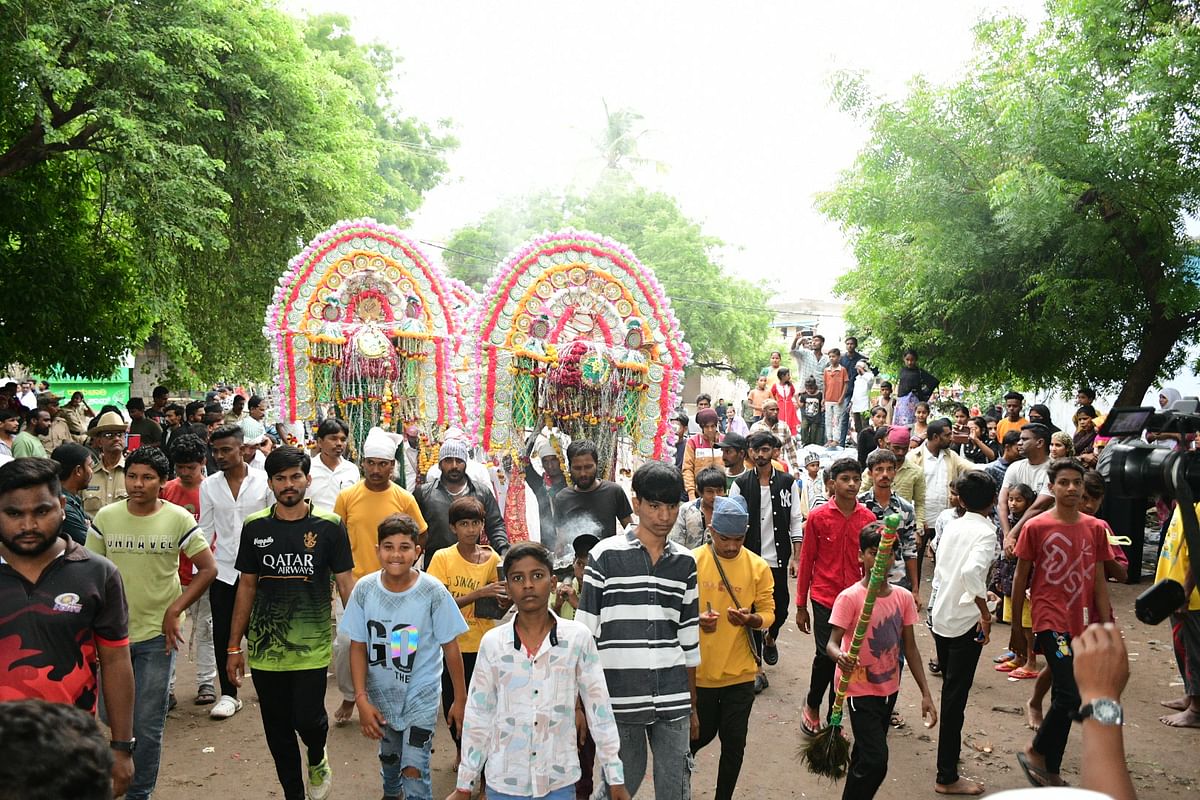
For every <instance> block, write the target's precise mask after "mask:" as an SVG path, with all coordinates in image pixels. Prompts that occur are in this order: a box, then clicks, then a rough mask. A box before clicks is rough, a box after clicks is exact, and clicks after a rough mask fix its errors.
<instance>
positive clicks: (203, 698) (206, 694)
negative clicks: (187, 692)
mask: <svg viewBox="0 0 1200 800" xmlns="http://www.w3.org/2000/svg"><path fill="white" fill-rule="evenodd" d="M194 702H195V704H196V705H198V706H211V705H212V704H213V703H215V702H217V693H216V690H215V689H214V688H213V685H212V684H210V683H205V684H203V685H201V687H200V688H199V689H197V690H196V700H195V701H194Z"/></svg>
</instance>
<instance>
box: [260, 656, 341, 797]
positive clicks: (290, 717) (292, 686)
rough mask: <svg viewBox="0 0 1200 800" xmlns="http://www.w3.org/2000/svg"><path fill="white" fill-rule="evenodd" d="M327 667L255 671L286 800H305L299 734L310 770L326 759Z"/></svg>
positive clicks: (269, 744)
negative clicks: (288, 670) (305, 750)
mask: <svg viewBox="0 0 1200 800" xmlns="http://www.w3.org/2000/svg"><path fill="white" fill-rule="evenodd" d="M327 672H328V670H327V669H326V668H325V667H321V668H319V669H298V670H295V671H292V672H272V671H268V670H261V669H255V670H251V673H250V675H251V677H252V678H253V679H254V690H255V691H256V692H258V708H259V711H261V712H262V722H263V732H264V733H266V735H267V748H268V749H269V750H270V751H271V758H272V759H274V761H275V774H276V775H278V776H279V785H280V786H282V787H283V796H284V798H285V800H304V770H303V769H302V768H301V765H300V748H299V747H297V746H296V734H300V740H301V741H302V742H304V746H305V748H306V749H307V750H308V763H309V765H310V766H312V765H316V764H319V763H321V759H323V758H325V738H326V736H327V735H328V733H329V716H328V715H327V714H326V713H325V683H326V673H327Z"/></svg>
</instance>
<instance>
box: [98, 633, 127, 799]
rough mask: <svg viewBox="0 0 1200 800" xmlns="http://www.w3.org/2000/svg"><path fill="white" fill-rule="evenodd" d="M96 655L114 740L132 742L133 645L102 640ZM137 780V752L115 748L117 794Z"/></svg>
mask: <svg viewBox="0 0 1200 800" xmlns="http://www.w3.org/2000/svg"><path fill="white" fill-rule="evenodd" d="M96 655H97V658H98V659H99V661H100V687H101V691H102V692H103V693H104V710H105V712H106V713H107V714H108V728H109V731H110V732H111V733H112V738H113V741H117V742H128V741H129V740H130V739H132V738H133V697H134V688H133V661H132V660H131V659H130V657H129V645H128V644H124V645H121V646H120V647H108V646H107V645H104V644H98V646H97V647H96ZM131 780H133V756H132V755H131V754H130V753H123V752H119V751H116V750H114V751H113V767H112V785H113V796H114V797H119V796H120V795H123V794H125V790H126V788H128V787H129V782H130V781H131Z"/></svg>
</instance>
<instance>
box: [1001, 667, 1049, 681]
mask: <svg viewBox="0 0 1200 800" xmlns="http://www.w3.org/2000/svg"><path fill="white" fill-rule="evenodd" d="M1040 671H1041V670H1036V669H1025V668H1024V667H1018V668H1017V669H1014V670H1013V671H1012V672H1010V673H1008V679H1009V680H1010V681H1027V680H1031V679H1034V678H1036V677H1037V676H1038V673H1039V672H1040Z"/></svg>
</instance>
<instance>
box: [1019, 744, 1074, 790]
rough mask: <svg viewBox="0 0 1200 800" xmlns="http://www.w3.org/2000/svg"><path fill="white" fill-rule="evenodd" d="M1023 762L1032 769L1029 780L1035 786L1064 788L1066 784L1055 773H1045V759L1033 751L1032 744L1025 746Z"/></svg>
mask: <svg viewBox="0 0 1200 800" xmlns="http://www.w3.org/2000/svg"><path fill="white" fill-rule="evenodd" d="M1024 756H1025V761H1026V762H1027V763H1028V764H1029V766H1030V767H1031V768H1032V769H1031V770H1030V772H1031V773H1032V775H1031V778H1030V779H1031V780H1032V781H1035V785H1037V786H1066V785H1067V782H1066V781H1064V780H1063V779H1062V776H1061V775H1059V774H1058V773H1057V772H1047V771H1046V757H1045V756H1043V755H1042V754H1041V753H1039V752H1038V751H1036V750H1034V749H1033V743H1032V742H1030V743H1029V744H1027V745H1025V750H1024Z"/></svg>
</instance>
